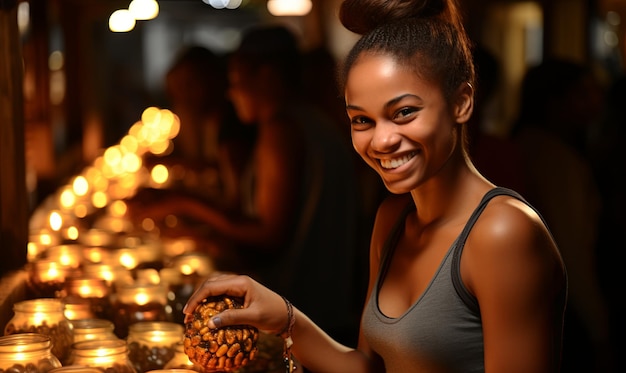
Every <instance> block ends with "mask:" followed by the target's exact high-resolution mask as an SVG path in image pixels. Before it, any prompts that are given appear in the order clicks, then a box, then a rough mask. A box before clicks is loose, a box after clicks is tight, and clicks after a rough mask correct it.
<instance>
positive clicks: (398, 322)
mask: <svg viewBox="0 0 626 373" xmlns="http://www.w3.org/2000/svg"><path fill="white" fill-rule="evenodd" d="M497 195H508V196H512V197H515V198H517V199H519V200H521V201H523V202H526V201H524V199H523V198H522V197H521V196H520V195H519V194H518V193H516V192H514V191H512V190H509V189H505V188H494V189H492V190H490V191H489V192H487V193H486V194H485V196H484V197H483V199H482V200H481V202H480V204H479V205H478V207H477V208H476V209H475V210H474V212H473V213H472V215H471V217H470V218H469V220H468V222H467V224H466V225H465V227H464V229H463V231H462V232H461V234H460V235H459V236H458V237H457V238H456V240H455V241H454V243H453V244H452V246H451V247H450V249H449V250H448V252H447V253H446V255H445V257H444V259H443V261H442V262H441V264H440V265H439V268H438V269H437V271H436V272H435V275H434V276H433V278H432V279H431V282H430V283H429V284H428V286H427V287H426V289H425V290H424V292H423V294H422V295H421V296H420V298H419V299H418V300H417V301H416V302H415V303H414V304H413V305H411V307H409V309H408V310H407V311H406V312H405V313H404V314H403V315H401V316H400V317H397V318H391V317H387V316H385V315H384V314H383V313H382V312H381V311H380V309H379V308H378V301H377V300H378V292H379V288H380V284H381V281H382V280H383V279H384V278H385V275H386V273H387V270H388V268H389V263H390V261H391V257H392V254H393V251H394V248H395V246H396V244H397V241H398V239H399V237H400V236H401V234H402V232H403V229H404V221H405V220H406V216H407V215H408V214H409V213H410V212H411V211H413V210H415V206H414V205H413V203H410V204H409V205H408V206H407V207H406V208H405V210H404V211H403V213H402V214H401V216H400V218H399V219H398V221H397V222H396V224H395V226H394V228H393V229H392V231H391V234H390V235H389V238H388V239H387V242H386V243H385V246H384V254H383V259H382V262H381V267H380V270H379V272H378V278H377V280H376V283H375V285H374V289H373V291H372V296H370V298H369V299H368V301H367V304H366V306H365V309H364V312H363V318H362V320H361V330H362V332H363V335H364V337H365V338H366V340H367V342H368V343H369V345H370V347H371V348H372V350H373V351H375V352H376V353H377V354H378V355H380V356H381V357H382V359H383V360H384V362H385V369H386V371H387V372H390V373H409V372H429V373H430V372H446V373H453V372H459V373H461V372H462V373H470V372H484V370H485V368H484V356H483V332H482V323H481V319H480V310H479V307H478V301H477V300H476V298H475V297H474V296H473V295H472V294H470V293H469V291H468V290H467V289H466V287H465V286H464V285H463V281H462V280H461V274H460V259H461V253H462V251H463V247H464V245H465V241H466V239H467V236H468V234H469V232H470V230H471V229H472V227H473V225H474V223H475V222H476V220H477V219H478V217H479V216H480V214H481V213H482V211H483V210H484V208H485V207H486V206H487V203H488V202H489V201H490V200H491V198H493V197H495V196H497Z"/></svg>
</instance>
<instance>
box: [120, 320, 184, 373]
mask: <svg viewBox="0 0 626 373" xmlns="http://www.w3.org/2000/svg"><path fill="white" fill-rule="evenodd" d="M183 335H184V328H183V326H182V325H180V324H176V323H172V322H166V321H161V322H148V321H144V322H138V323H135V324H132V325H131V326H130V328H129V331H128V339H127V342H128V355H129V357H130V361H131V362H132V364H133V366H134V367H135V370H137V371H138V372H145V371H148V370H155V369H162V368H163V367H165V364H167V362H168V361H170V360H171V359H172V358H173V357H174V355H175V353H176V344H177V343H180V342H182V340H183Z"/></svg>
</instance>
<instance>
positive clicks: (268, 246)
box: [130, 26, 363, 343]
mask: <svg viewBox="0 0 626 373" xmlns="http://www.w3.org/2000/svg"><path fill="white" fill-rule="evenodd" d="M228 78H229V83H230V88H229V93H230V95H229V96H230V99H231V100H232V102H233V104H234V107H235V109H236V112H237V115H238V117H239V119H240V120H241V121H242V122H243V123H245V124H246V125H249V126H252V127H254V128H256V130H257V134H256V136H257V137H256V142H255V143H254V148H253V149H252V152H253V153H252V157H251V158H250V162H249V163H248V164H247V167H246V169H245V170H244V172H243V175H242V182H241V183H240V187H241V188H240V201H241V203H240V206H241V209H240V210H238V211H233V210H230V211H225V210H223V209H220V208H219V206H215V205H213V204H209V203H199V201H198V200H196V199H190V198H187V199H182V198H177V199H169V198H159V199H158V201H155V202H156V203H154V204H150V205H132V204H131V209H130V212H131V215H132V216H133V217H134V218H135V219H137V220H140V219H142V218H143V217H157V219H158V215H159V214H160V215H161V216H162V215H164V214H173V215H175V216H177V217H179V218H183V219H187V220H193V221H196V222H198V223H200V224H202V226H203V227H205V228H204V230H203V233H204V234H205V237H203V238H201V239H205V240H207V241H209V242H210V243H211V245H210V248H209V250H210V253H211V255H212V256H213V258H214V259H215V261H216V265H217V267H218V269H220V270H223V271H231V272H239V273H246V274H249V275H251V276H253V277H254V278H256V279H258V280H259V281H261V282H263V283H265V284H267V285H268V286H271V287H272V288H274V289H279V290H280V291H281V293H282V294H284V295H285V296H287V297H289V299H290V300H292V302H293V303H294V304H296V305H297V306H298V307H299V308H300V309H304V310H306V311H307V313H308V314H309V315H310V316H311V317H312V318H313V319H314V320H315V321H316V322H318V323H319V325H322V326H324V327H325V328H327V330H329V331H330V332H331V334H333V335H334V336H336V337H337V338H339V339H340V340H343V341H346V343H352V342H354V343H356V338H357V332H356V330H357V328H358V322H359V313H358V312H357V311H356V310H358V309H359V308H360V307H361V305H362V301H363V300H362V299H355V298H357V297H358V295H360V293H359V292H355V290H354V289H355V286H356V285H355V281H356V277H357V275H356V272H355V271H356V269H355V268H354V258H355V253H354V250H355V249H356V245H355V240H356V237H355V235H356V234H355V233H356V229H357V213H356V211H357V194H356V193H355V191H356V188H357V186H356V183H355V178H354V163H353V157H352V155H351V151H350V148H349V146H348V144H347V143H346V141H345V137H342V136H341V135H340V133H339V132H338V126H337V124H335V123H333V122H332V120H331V119H329V117H328V116H327V115H326V114H324V111H323V110H320V109H318V108H317V107H315V106H314V105H313V104H312V101H311V100H306V99H304V98H303V97H304V96H303V92H302V89H301V88H302V67H301V51H300V49H299V45H298V42H297V39H296V37H295V35H294V34H292V33H291V32H290V31H289V30H288V29H287V28H284V27H281V26H271V27H263V26H259V27H255V28H252V29H249V30H248V31H247V32H246V33H245V35H244V37H243V39H242V41H241V44H240V46H239V48H238V49H237V50H236V51H235V52H234V53H233V54H232V56H231V58H230V60H229V65H228ZM181 120H182V118H181ZM346 130H347V129H346Z"/></svg>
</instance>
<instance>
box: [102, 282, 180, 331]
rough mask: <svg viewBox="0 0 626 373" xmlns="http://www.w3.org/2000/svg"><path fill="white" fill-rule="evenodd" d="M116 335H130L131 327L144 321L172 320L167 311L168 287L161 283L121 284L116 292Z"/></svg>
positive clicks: (114, 302)
mask: <svg viewBox="0 0 626 373" xmlns="http://www.w3.org/2000/svg"><path fill="white" fill-rule="evenodd" d="M114 295H115V297H114V301H113V305H114V306H115V311H116V312H115V316H114V317H113V323H114V324H115V335H117V336H118V337H119V338H121V339H126V338H127V337H128V332H129V327H130V325H132V324H135V323H138V322H143V321H171V320H170V319H169V316H168V313H167V311H166V306H167V289H166V288H165V287H164V286H163V285H161V284H142V283H133V284H126V285H123V286H120V287H119V288H118V290H117V293H116V294H114Z"/></svg>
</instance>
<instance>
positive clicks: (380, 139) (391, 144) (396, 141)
mask: <svg viewBox="0 0 626 373" xmlns="http://www.w3.org/2000/svg"><path fill="white" fill-rule="evenodd" d="M401 138H402V137H401V136H400V134H399V133H398V131H397V126H396V125H395V124H394V123H391V122H388V121H384V122H378V123H376V127H375V128H374V136H373V137H372V142H371V147H372V149H374V150H376V151H378V152H381V153H388V152H392V151H394V150H396V149H397V148H398V147H399V146H400V140H401Z"/></svg>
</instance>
